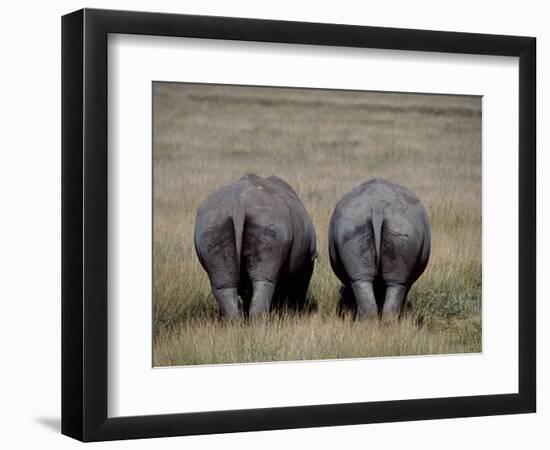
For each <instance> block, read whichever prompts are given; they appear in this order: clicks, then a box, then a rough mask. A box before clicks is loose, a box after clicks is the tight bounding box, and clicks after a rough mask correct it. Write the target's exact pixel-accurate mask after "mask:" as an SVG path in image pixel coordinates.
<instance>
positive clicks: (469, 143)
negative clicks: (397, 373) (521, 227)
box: [153, 83, 481, 366]
mask: <svg viewBox="0 0 550 450" xmlns="http://www.w3.org/2000/svg"><path fill="white" fill-rule="evenodd" d="M153 107H154V114H153V126H154V139H153V147H154V148H153V152H154V153H153V154H154V258H153V259H154V261H153V279H154V281H153V285H154V293H153V306H154V308H153V310H154V361H155V365H159V366H163V365H185V364H206V363H213V362H246V361H272V360H281V359H282V360H287V359H316V358H323V359H327V358H339V357H354V356H374V355H400V354H431V353H456V352H472V351H480V350H481V101H480V99H479V98H475V97H458V96H435V95H404V94H382V93H357V92H344V91H319V90H296V89H271V88H252V87H229V86H206V85H188V84H169V83H155V84H154V85H153ZM247 172H255V173H257V174H258V175H263V176H267V175H272V174H276V175H278V176H280V177H282V178H283V179H285V180H286V181H287V182H288V183H290V184H291V185H292V186H293V187H294V189H295V190H296V191H297V193H298V194H299V195H300V197H301V199H302V201H303V202H304V204H305V206H306V208H307V210H308V212H309V214H310V216H311V218H312V220H313V223H314V225H315V228H316V231H317V239H318V247H319V258H318V259H317V261H316V267H315V272H314V275H313V277H312V281H311V285H310V290H309V295H310V298H311V299H312V300H313V301H315V302H316V304H317V311H316V313H314V314H313V315H311V316H308V317H297V318H292V317H289V318H286V319H285V320H280V319H277V320H271V321H267V322H266V323H263V324H262V325H261V326H260V325H258V324H256V325H254V326H250V325H244V324H239V323H232V324H229V325H228V324H223V323H221V322H219V321H218V320H217V308H216V304H215V301H214V299H213V297H212V295H211V292H210V286H209V284H208V279H207V277H206V274H205V273H204V271H203V270H202V268H201V267H200V265H199V263H198V260H197V258H196V255H195V251H194V247H193V227H194V219H195V214H196V211H197V209H198V207H199V205H200V204H201V202H202V201H203V200H204V199H205V197H206V196H207V195H208V194H209V193H210V192H212V191H213V190H215V189H217V188H219V187H220V186H222V185H223V184H226V183H229V182H231V181H233V180H235V179H238V178H240V177H241V176H243V175H244V174H245V173H247ZM374 176H380V177H384V178H387V179H389V180H391V181H394V182H397V183H400V184H403V185H405V186H407V187H409V188H410V189H412V190H413V191H415V192H416V193H417V195H418V196H419V197H420V199H421V200H422V202H423V203H424V205H425V206H426V208H427V210H428V214H429V217H430V221H431V225H432V255H431V258H430V263H429V265H428V268H427V269H426V272H425V273H424V275H423V276H422V277H421V278H420V279H419V280H418V282H417V283H416V284H415V286H414V287H413V289H412V291H411V293H410V294H409V298H410V300H411V303H412V304H413V305H414V309H413V311H414V312H413V315H412V317H411V318H409V319H407V320H404V321H401V322H399V323H395V324H393V325H386V326H384V327H382V326H381V325H378V324H376V323H371V322H366V323H351V322H349V321H345V320H341V319H338V318H336V317H335V310H336V304H337V300H338V287H339V283H338V280H337V278H336V277H335V276H334V274H333V273H332V270H331V268H330V264H329V259H328V248H327V231H328V230H327V228H328V222H329V218H330V215H331V213H332V209H333V207H334V205H335V204H336V202H337V201H338V200H339V198H340V197H341V196H342V195H343V194H345V193H346V192H348V191H349V190H350V189H351V188H353V187H354V186H356V185H357V184H359V183H361V182H363V181H365V180H367V179H368V178H371V177H374ZM308 333H309V334H308ZM308 336H310V337H311V339H310V338H308ZM312 339H313V340H312ZM400 339H401V341H402V342H401V343H400V344H399V343H398V341H399V340H400Z"/></svg>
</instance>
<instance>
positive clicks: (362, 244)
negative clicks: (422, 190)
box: [328, 178, 431, 319]
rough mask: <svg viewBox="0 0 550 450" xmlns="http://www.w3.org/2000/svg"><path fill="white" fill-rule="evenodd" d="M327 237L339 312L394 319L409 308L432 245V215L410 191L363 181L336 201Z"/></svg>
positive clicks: (392, 184)
mask: <svg viewBox="0 0 550 450" xmlns="http://www.w3.org/2000/svg"><path fill="white" fill-rule="evenodd" d="M328 240H329V254H330V264H331V267H332V269H333V271H334V273H335V274H336V276H337V277H338V278H339V280H340V281H341V283H342V287H341V289H340V302H339V305H338V311H339V312H340V313H344V312H346V311H351V312H352V313H353V314H354V316H355V317H357V318H359V319H367V318H377V317H380V318H383V319H391V318H397V317H400V316H401V315H402V313H403V312H404V310H405V309H406V307H410V305H409V304H408V303H407V294H408V292H409V290H410V288H411V286H412V285H413V283H414V282H415V281H416V280H417V279H418V277H420V275H421V274H422V273H423V272H424V270H425V269H426V266H427V264H428V260H429V257H430V249H431V228H430V222H429V220H428V214H427V213H426V210H425V208H424V206H423V205H422V203H421V202H420V200H419V199H418V197H417V196H416V195H415V194H414V193H413V192H412V191H410V190H409V189H407V188H405V187H403V186H400V185H398V184H394V183H392V182H389V181H386V180H384V179H381V178H374V179H371V180H368V181H366V182H364V183H362V184H360V185H359V186H357V187H355V188H354V189H353V190H352V191H351V192H349V193H347V194H345V195H344V196H343V197H342V198H341V199H340V200H339V201H338V203H337V204H336V207H335V209H334V212H333V214H332V217H331V219H330V225H329V239H328Z"/></svg>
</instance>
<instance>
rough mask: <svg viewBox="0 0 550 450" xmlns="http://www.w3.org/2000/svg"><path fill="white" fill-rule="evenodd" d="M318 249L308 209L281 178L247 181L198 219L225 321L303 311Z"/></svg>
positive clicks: (211, 202)
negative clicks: (276, 311)
mask: <svg viewBox="0 0 550 450" xmlns="http://www.w3.org/2000/svg"><path fill="white" fill-rule="evenodd" d="M316 245H317V244H316V238H315V230H314V228H313V224H312V222H311V219H310V218H309V216H308V214H307V211H306V209H305V208H304V205H303V204H302V202H301V200H300V199H299V198H298V195H297V194H296V192H294V190H293V189H292V188H291V187H290V186H289V185H288V184H287V183H286V182H284V181H283V180H281V179H280V178H278V177H275V176H271V177H267V178H263V177H259V176H257V175H254V174H248V175H245V176H244V177H243V178H241V179H240V180H238V181H235V182H233V183H231V184H229V185H227V186H224V187H223V188H221V189H220V190H218V191H217V192H215V193H213V194H212V195H210V196H209V197H208V198H207V199H206V201H205V202H204V203H203V204H202V206H201V207H200V209H199V211H198V213H197V219H196V222H195V249H196V251H197V255H198V257H199V261H200V263H201V265H202V267H203V268H204V270H205V271H206V272H207V274H208V277H209V279H210V285H211V287H212V292H213V294H214V297H215V298H216V301H217V303H218V306H219V309H220V313H221V315H222V317H224V318H228V319H231V318H234V317H237V316H239V315H240V314H241V312H242V313H244V315H245V316H249V317H256V316H261V315H264V314H266V313H268V312H269V311H270V310H272V309H273V308H275V307H283V306H284V307H287V308H289V309H301V308H303V307H304V306H305V303H306V294H307V289H308V286H309V281H310V279H311V274H312V273H313V266H314V260H315V258H316V256H317V247H316ZM239 297H240V298H241V299H242V301H241V299H240V298H239Z"/></svg>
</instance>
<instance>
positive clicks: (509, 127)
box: [62, 9, 536, 441]
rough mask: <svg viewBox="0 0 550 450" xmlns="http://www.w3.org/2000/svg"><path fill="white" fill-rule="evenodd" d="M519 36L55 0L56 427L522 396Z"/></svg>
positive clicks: (525, 209)
mask: <svg viewBox="0 0 550 450" xmlns="http://www.w3.org/2000/svg"><path fill="white" fill-rule="evenodd" d="M535 67H536V40H535V38H533V37H518V36H496V35H487V34H470V33H458V32H439V31H423V30H408V29H391V28H375V27H363V26H350V25H336V24H320V23H299V22H284V21H269V20H257V19H243V18H227V17H206V16H188V15H171V14H157V13H143V12H128V11H124V12H122V11H106V10H89V9H84V10H81V11H77V12H74V13H72V14H68V15H66V16H64V17H63V20H62V124H63V129H62V177H63V180H62V186H63V192H62V205H63V211H62V216H63V217H62V261H63V262H62V272H63V273H62V287H63V295H62V432H63V433H64V434H66V435H68V436H71V437H73V438H76V439H79V440H82V441H101V440H113V439H130V438H146V437H161V436H177V435H190V434H209V433H226V432H238V431H254V430H273V429H283V428H299V427H317V426H330V425H346V424H361V423H375V422H394V421H404V420H424V419H437V418H453V417H468V416H481V415H496V414H515V413H528V412H535V406H536V360H535V355H536V341H535V336H536V329H535V327H536V311H535V305H536V271H535V263H536V241H535V239H536V227H535V219H536V207H535V205H536V194H535V192H536V188H535V187H536V179H535V177H536V156H535V154H536V152H535V147H536V142H535V137H536V105H535V91H536V77H535V73H536V71H535Z"/></svg>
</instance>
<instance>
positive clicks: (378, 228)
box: [371, 208, 384, 274]
mask: <svg viewBox="0 0 550 450" xmlns="http://www.w3.org/2000/svg"><path fill="white" fill-rule="evenodd" d="M382 222H384V215H383V213H382V211H379V210H378V209H376V208H374V209H373V210H372V219H371V224H372V232H373V234H374V248H375V255H374V261H375V266H376V273H377V274H378V272H379V270H380V259H381V254H380V245H381V242H382Z"/></svg>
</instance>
